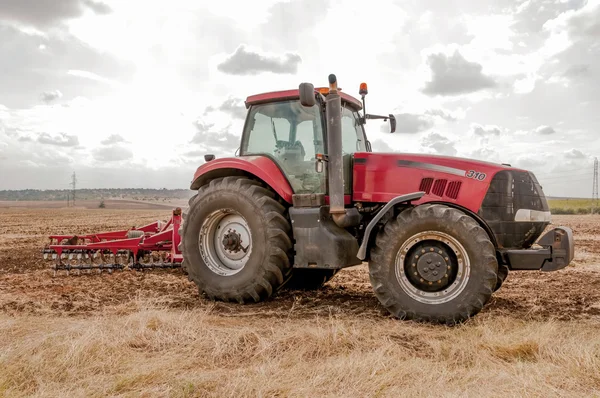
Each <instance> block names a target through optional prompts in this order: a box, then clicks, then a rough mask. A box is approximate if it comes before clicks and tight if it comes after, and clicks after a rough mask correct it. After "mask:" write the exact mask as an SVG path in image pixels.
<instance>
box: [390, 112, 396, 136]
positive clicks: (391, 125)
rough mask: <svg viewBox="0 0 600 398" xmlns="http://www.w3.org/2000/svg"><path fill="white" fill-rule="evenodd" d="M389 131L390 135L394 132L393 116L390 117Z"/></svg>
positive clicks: (394, 121)
mask: <svg viewBox="0 0 600 398" xmlns="http://www.w3.org/2000/svg"><path fill="white" fill-rule="evenodd" d="M390 130H391V131H390V132H391V133H393V132H394V131H396V117H395V116H394V115H390Z"/></svg>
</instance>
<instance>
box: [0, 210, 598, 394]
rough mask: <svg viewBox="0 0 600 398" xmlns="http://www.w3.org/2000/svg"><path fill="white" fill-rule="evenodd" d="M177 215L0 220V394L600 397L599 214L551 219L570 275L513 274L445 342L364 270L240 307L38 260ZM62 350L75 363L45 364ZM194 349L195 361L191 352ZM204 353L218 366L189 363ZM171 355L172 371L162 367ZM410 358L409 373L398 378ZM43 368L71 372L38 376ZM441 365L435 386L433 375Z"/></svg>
mask: <svg viewBox="0 0 600 398" xmlns="http://www.w3.org/2000/svg"><path fill="white" fill-rule="evenodd" d="M169 217H170V211H169V210H168V209H167V210H114V209H88V210H86V209H25V208H12V209H0V320H2V322H0V323H4V326H2V327H0V340H1V341H2V343H0V396H3V392H4V393H6V395H7V396H8V395H11V396H13V395H18V396H32V395H37V396H89V395H93V396H105V395H110V396H119V395H127V394H130V395H131V396H141V395H144V394H148V396H154V395H159V396H228V395H236V396H290V395H291V396H295V395H300V396H323V395H333V396H373V395H378V394H379V392H382V393H381V395H384V396H385V395H387V394H391V395H394V393H396V394H403V393H406V394H408V395H411V396H412V395H415V396H417V395H428V393H431V392H432V391H436V392H439V391H446V392H447V393H448V394H449V395H453V394H452V392H453V391H454V393H455V394H459V395H472V396H484V395H488V394H487V393H488V392H489V393H490V394H491V395H514V394H516V395H523V394H525V395H530V396H532V395H534V396H548V394H549V395H554V394H557V395H559V396H567V395H572V396H581V394H583V395H587V394H590V393H593V391H598V390H597V389H598V388H600V378H599V377H598V374H600V334H598V333H597V331H598V330H600V234H598V233H597V231H598V228H599V227H600V216H594V215H585V216H554V218H553V221H554V224H555V225H566V226H569V227H571V228H572V229H573V231H574V234H575V240H576V251H575V253H576V256H575V260H574V262H573V263H572V265H571V266H569V267H567V268H566V269H563V270H561V271H557V272H550V273H542V272H511V273H510V275H509V276H508V279H507V281H506V282H505V284H504V285H503V286H502V288H501V289H500V290H499V291H497V292H496V293H495V294H494V296H493V298H492V300H491V301H490V302H489V303H488V304H487V305H486V307H485V308H484V309H483V311H482V312H481V313H480V314H478V315H477V316H476V317H475V319H474V320H472V321H470V322H468V323H467V324H466V326H464V327H457V328H450V329H446V328H442V327H435V326H431V325H416V324H414V323H411V322H404V321H398V320H395V319H392V318H391V317H390V316H389V315H388V313H387V312H386V311H385V309H384V308H383V307H382V306H381V305H380V304H379V302H378V301H377V299H376V298H375V296H374V295H373V292H372V288H371V285H370V283H369V278H368V268H367V265H366V264H365V265H362V266H358V267H355V268H350V269H346V270H342V271H341V272H340V273H339V274H338V275H337V276H336V277H335V278H334V279H333V280H332V281H330V282H329V283H328V284H327V285H326V286H325V287H324V288H323V289H321V290H319V291H315V292H300V291H282V292H280V293H279V294H278V295H277V296H276V297H273V298H272V299H270V300H268V301H266V302H263V303H258V304H252V305H244V306H242V305H238V304H226V303H221V302H217V303H215V302H211V301H209V300H207V299H204V298H202V297H200V296H199V294H198V292H197V289H196V287H195V285H194V284H193V283H192V282H189V281H188V280H187V278H186V277H185V276H184V275H183V273H182V272H181V271H179V270H155V271H145V272H139V271H122V272H114V273H112V274H108V273H106V272H105V273H102V274H97V273H92V274H85V273H84V274H82V275H74V274H71V275H70V276H66V275H65V274H64V272H63V273H60V274H58V275H56V276H54V275H53V270H52V267H53V263H52V262H45V261H44V260H43V259H42V256H41V252H40V250H41V249H42V248H43V246H44V245H45V244H46V243H47V236H48V235H49V234H53V233H65V234H75V233H90V232H102V231H107V230H118V229H124V228H128V227H130V226H134V225H135V226H139V225H143V224H147V223H150V222H153V221H156V220H159V219H160V220H164V221H166V220H168V218H169ZM148 311H150V312H148ZM152 311H159V312H152ZM180 317H181V318H180ZM323 320H325V321H323ZM323 322H324V323H323ZM111 325H112V326H111ZM267 325H272V327H273V329H270V328H269V327H268V326H267ZM40 328H42V329H40ZM45 328H48V329H49V330H52V334H50V335H48V336H46V335H44V333H45V331H44V329H45ZM63 330H64V331H65V332H64V336H63V332H62V331H63ZM84 330H85V331H86V332H85V333H92V332H91V331H92V330H95V331H96V335H89V336H88V335H87V334H86V336H87V337H85V339H88V340H89V341H93V342H94V343H93V344H95V345H93V346H91V345H90V344H92V343H90V342H89V341H88V340H85V339H84V336H83V335H82V333H84V332H83V331H84ZM125 330H127V332H125ZM48 333H50V332H48ZM127 333H130V334H131V336H130V335H129V334H127ZM148 333H151V335H149V334H148ZM121 334H125V335H124V337H118V335H121ZM109 335H113V338H109V337H107V336H109ZM60 336H62V337H60ZM232 336H233V337H232ZM511 336H512V337H511ZM36 339H37V340H36ZM57 339H58V340H57ZM61 339H64V340H61ZM72 339H75V340H76V341H78V344H80V346H78V347H79V348H77V349H78V350H80V351H77V353H76V354H77V355H80V356H81V358H79V357H76V358H75V357H74V356H73V355H75V354H73V353H72V352H71V351H72V350H73V349H74V348H73V347H72V346H70V345H69V343H68V341H69V340H72ZM90 339H91V340H90ZM106 339H108V340H106ZM113 339H125V340H124V341H125V342H124V343H123V345H115V344H116V343H114V341H113ZM206 339H209V340H210V341H208V340H206ZM231 339H235V341H233V340H231ZM557 339H558V340H557ZM590 339H591V340H590ZM296 341H297V342H298V344H296V343H295V342H296ZM51 342H52V343H51ZM56 342H57V343H56ZM186 342H187V343H186ZM274 342H276V343H277V345H278V347H279V348H273V346H272V344H275V343H274ZM471 342H473V344H474V345H472V346H471V345H470V344H471ZM55 343H56V344H59V345H60V344H63V345H64V350H66V351H64V350H63V351H60V350H59V349H58V348H56V350H57V351H48V352H47V353H46V354H43V352H44V350H49V348H48V347H55V346H54V344H55ZM3 344H4V345H3ZM98 346H106V347H108V349H109V351H107V352H106V354H105V355H103V354H102V349H100V348H98ZM192 346H193V347H196V348H197V349H198V350H199V351H193V352H191V351H190V352H188V351H187V350H188V349H189V350H191V348H190V347H192ZM3 347H4V348H3ZM56 347H58V346H56ZM61 347H63V346H61ZM69 347H71V348H69ZM111 347H112V348H111ZM186 347H187V348H186ZM199 347H202V348H199ZM324 347H326V348H324ZM332 347H337V348H332ZM196 348H194V349H196ZM309 348H310V350H312V351H310V352H309V353H307V351H306V350H308V349H309ZM2 349H5V350H7V351H6V352H8V353H9V354H7V355H6V356H4V357H3V355H2ZM111 349H112V350H113V351H110V350H111ZM61 350H62V349H61ZM247 350H251V351H247ZM398 350H400V351H398ZM448 350H449V351H448ZM40 352H41V353H40ZM152 353H154V354H152ZM118 355H121V356H122V359H120V360H121V361H123V362H122V365H121V366H120V367H114V363H113V362H114V361H116V360H113V359H109V358H116V357H117V356H118ZM75 356H76V355H75ZM195 356H203V358H204V359H205V360H206V361H208V362H202V364H201V365H198V364H197V363H196V362H190V361H192V357H195ZM159 357H160V358H161V359H159ZM167 357H168V358H172V362H173V361H175V360H176V358H177V361H178V362H177V364H175V363H174V362H173V363H171V362H169V363H166V364H161V363H160V361H162V360H163V359H164V360H165V361H166V360H167V359H166V358H167ZM400 357H402V358H404V359H403V360H402V361H403V364H404V365H403V366H405V367H404V368H396V365H395V362H394V361H398V360H400V359H399V358H400ZM77 358H79V359H77ZM148 358H154V359H153V361H158V362H148V363H146V362H145V361H146V360H148ZM240 358H241V359H240ZM532 358H533V359H532ZM53 360H54V361H60V364H58V365H56V364H55V365H51V364H52V363H53V362H52V361H53ZM44 361H45V362H44ZM70 361H71V362H70ZM95 361H96V362H95ZM134 361H137V362H136V363H133V362H134ZM186 361H187V362H186ZM238 361H241V362H238ZM244 361H245V362H244ZM324 361H325V362H324ZM326 361H333V362H326ZM349 361H350V362H349ZM352 361H354V362H352ZM42 362H44V363H45V364H46V365H44V364H42ZM130 362H131V363H130ZM188 362H189V363H188ZM305 362H306V365H303V364H304V363H305ZM82 363H85V365H82ZM96 363H97V365H96ZM326 363H329V365H326ZM102 364H103V365H102ZM182 364H183V365H182ZM311 364H312V365H311ZM524 364H531V366H532V367H525V368H523V366H530V365H524ZM40 366H42V367H44V366H59V367H60V366H62V367H63V368H64V370H65V372H67V373H68V372H75V373H73V374H72V375H70V376H63V377H62V379H60V380H55V379H54V377H55V376H54V370H53V369H48V370H47V374H45V375H41V376H39V377H35V376H32V374H33V373H32V374H29V373H30V372H34V373H35V372H37V369H38V368H39V367H40ZM81 366H83V368H85V371H86V372H87V373H86V374H85V375H81V374H79V375H78V373H77V372H78V371H81V372H83V371H84V370H82V369H83V368H81ZM138 366H141V368H140V367H138ZM198 366H200V368H202V369H204V370H203V371H202V372H204V373H202V372H201V373H197V371H198V369H199V368H198ZM436 367H437V369H438V370H440V372H441V373H440V374H439V375H437V376H436V375H434V374H430V373H426V372H425V369H435V368H436ZM316 368H319V369H320V370H319V371H318V372H320V373H319V374H316V373H315V372H317V371H316V370H315V369H316ZM98 369H104V370H102V371H100V370H98ZM107 369H108V370H107ZM144 369H146V370H144ZM228 369H229V370H228ZM232 369H233V370H232ZM360 369H362V370H360ZM478 369H479V370H478ZM98 372H100V373H98ZM102 372H107V373H106V374H105V373H102ZM182 372H183V373H182ZM232 372H233V373H232ZM352 372H358V373H357V374H355V375H354V376H352V377H351V376H349V375H351V374H352ZM407 372H410V374H405V373H407ZM423 372H425V373H423ZM532 372H533V373H532ZM561 372H563V373H561ZM69 374H71V373H69ZM290 374H295V375H296V379H293V378H290ZM593 374H595V376H593ZM101 375H104V376H101ZM182 375H183V376H182ZM327 375H328V376H327ZM415 377H416V378H415ZM305 379H306V380H311V381H310V383H308V384H305V382H304V380H305ZM61 380H62V381H61ZM173 380H175V381H176V382H174V381H173ZM294 380H296V381H294ZM426 380H429V381H428V382H429V383H430V386H431V388H434V390H428V389H427V388H425V384H422V383H423V382H426ZM173 383H175V384H173ZM232 383H233V384H232ZM544 383H546V384H547V385H545V384H544ZM331 388H337V390H331ZM440 388H441V389H442V390H440ZM444 389H445V390H444ZM378 391H379V392H378ZM338 394H339V395H338ZM435 395H438V394H437V393H436V394H435ZM592 395H593V394H592Z"/></svg>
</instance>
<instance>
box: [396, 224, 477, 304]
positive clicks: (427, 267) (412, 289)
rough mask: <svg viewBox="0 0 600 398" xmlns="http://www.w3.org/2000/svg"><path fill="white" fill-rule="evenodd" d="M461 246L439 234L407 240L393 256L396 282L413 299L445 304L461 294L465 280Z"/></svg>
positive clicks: (465, 263)
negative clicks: (394, 257) (394, 258)
mask: <svg viewBox="0 0 600 398" xmlns="http://www.w3.org/2000/svg"><path fill="white" fill-rule="evenodd" d="M469 265H470V264H469V257H468V255H467V252H466V250H465V248H464V246H463V245H462V244H461V243H460V242H459V241H458V240H456V239H455V238H454V237H452V236H450V235H448V234H446V233H443V232H441V231H424V232H420V233H417V234H415V235H413V236H412V237H410V238H409V239H407V240H406V241H405V242H404V243H403V244H402V246H401V247H400V250H399V251H398V253H397V255H396V278H397V280H398V282H399V283H400V286H401V287H402V289H403V290H404V291H405V292H406V293H407V294H408V295H409V296H411V297H412V298H413V299H415V300H417V301H419V302H422V303H428V304H441V303H445V302H447V301H449V300H452V298H454V297H456V296H457V295H458V294H460V292H461V291H462V290H464V288H465V286H466V284H467V282H468V280H469V273H470V268H469Z"/></svg>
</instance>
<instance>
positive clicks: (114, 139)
mask: <svg viewBox="0 0 600 398" xmlns="http://www.w3.org/2000/svg"><path fill="white" fill-rule="evenodd" d="M120 142H125V138H123V137H122V136H121V135H119V134H111V135H109V136H108V137H106V138H105V139H103V140H102V141H100V143H101V144H102V145H110V144H118V143H120Z"/></svg>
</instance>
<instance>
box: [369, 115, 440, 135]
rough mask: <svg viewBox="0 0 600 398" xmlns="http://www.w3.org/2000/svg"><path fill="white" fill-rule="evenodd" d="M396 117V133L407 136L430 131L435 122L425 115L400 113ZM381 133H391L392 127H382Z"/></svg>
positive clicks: (386, 124)
mask: <svg viewBox="0 0 600 398" xmlns="http://www.w3.org/2000/svg"><path fill="white" fill-rule="evenodd" d="M394 116H395V117H396V132H397V133H405V134H415V133H420V132H421V131H425V130H429V129H430V128H432V127H433V124H434V123H433V120H432V119H431V118H429V117H427V116H425V115H418V114H413V113H399V114H396V115H394ZM381 131H383V132H389V131H390V125H389V123H385V124H383V125H382V126H381Z"/></svg>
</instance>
